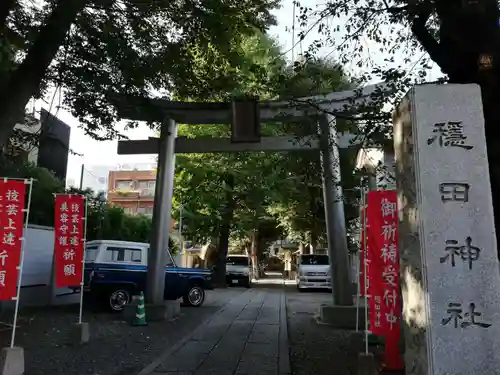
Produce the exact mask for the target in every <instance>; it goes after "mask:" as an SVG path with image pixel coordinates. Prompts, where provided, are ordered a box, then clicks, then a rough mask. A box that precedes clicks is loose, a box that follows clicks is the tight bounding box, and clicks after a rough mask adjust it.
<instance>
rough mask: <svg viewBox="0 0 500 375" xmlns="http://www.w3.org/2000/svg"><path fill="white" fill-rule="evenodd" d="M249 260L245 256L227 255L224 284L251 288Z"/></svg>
mask: <svg viewBox="0 0 500 375" xmlns="http://www.w3.org/2000/svg"><path fill="white" fill-rule="evenodd" d="M250 263H251V261H250V258H249V257H248V256H247V255H228V256H227V258H226V283H227V284H228V285H242V286H244V287H246V288H250V286H251V284H252V283H251V281H250V280H251V275H250Z"/></svg>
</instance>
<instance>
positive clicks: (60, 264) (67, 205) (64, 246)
mask: <svg viewBox="0 0 500 375" xmlns="http://www.w3.org/2000/svg"><path fill="white" fill-rule="evenodd" d="M84 221H85V198H84V197H83V196H82V195H69V194H60V195H56V199H55V223H54V234H55V241H54V253H55V267H56V286H57V287H58V288H64V287H68V286H78V285H80V283H81V281H82V271H83V270H82V266H83V265H82V262H83V254H84V248H83V247H84V241H85V238H84V228H85V226H84V225H85V224H84Z"/></svg>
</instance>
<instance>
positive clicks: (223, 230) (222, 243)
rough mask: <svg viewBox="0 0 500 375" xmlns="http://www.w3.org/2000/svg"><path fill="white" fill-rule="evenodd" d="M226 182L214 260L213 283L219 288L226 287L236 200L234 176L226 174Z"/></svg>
mask: <svg viewBox="0 0 500 375" xmlns="http://www.w3.org/2000/svg"><path fill="white" fill-rule="evenodd" d="M225 184H226V208H225V210H224V215H223V216H222V224H221V226H220V232H219V244H218V248H217V260H216V262H215V273H214V284H215V285H216V286H217V287H219V288H225V287H226V258H227V251H228V249H229V236H230V235H231V223H232V221H233V215H234V209H235V207H236V200H235V199H234V176H233V175H227V176H226V178H225Z"/></svg>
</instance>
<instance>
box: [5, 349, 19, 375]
mask: <svg viewBox="0 0 500 375" xmlns="http://www.w3.org/2000/svg"><path fill="white" fill-rule="evenodd" d="M23 374H24V349H23V348H20V347H13V348H2V351H1V352H0V375H23Z"/></svg>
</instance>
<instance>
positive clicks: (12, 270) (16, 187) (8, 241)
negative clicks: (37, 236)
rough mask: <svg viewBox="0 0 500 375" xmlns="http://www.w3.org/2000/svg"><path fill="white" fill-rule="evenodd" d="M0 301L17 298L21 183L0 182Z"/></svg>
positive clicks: (23, 201)
mask: <svg viewBox="0 0 500 375" xmlns="http://www.w3.org/2000/svg"><path fill="white" fill-rule="evenodd" d="M0 196H1V198H0V199H1V205H0V215H1V216H0V224H1V226H0V227H1V232H2V233H1V234H0V235H1V238H2V246H1V248H0V300H1V301H7V300H12V299H13V298H14V297H16V295H17V282H18V277H19V268H20V265H21V250H22V240H21V238H22V236H23V230H24V212H25V207H24V204H25V198H26V184H25V182H24V181H23V180H9V179H3V178H2V179H0Z"/></svg>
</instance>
